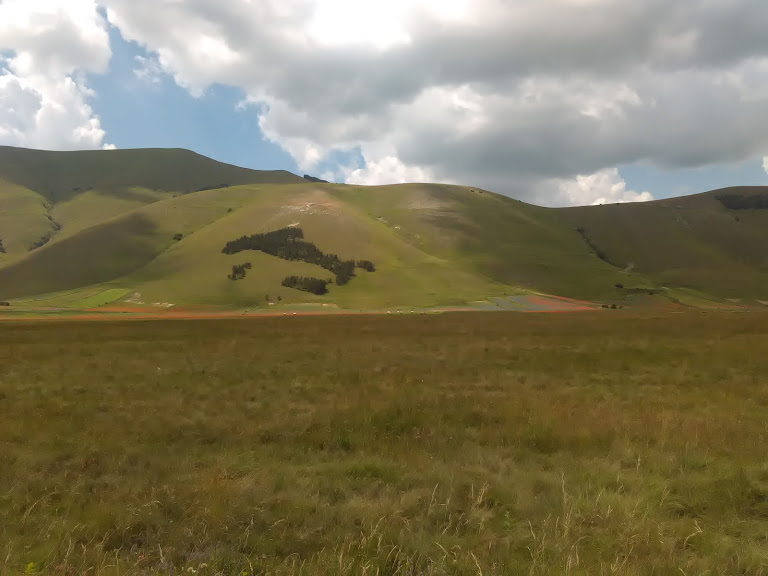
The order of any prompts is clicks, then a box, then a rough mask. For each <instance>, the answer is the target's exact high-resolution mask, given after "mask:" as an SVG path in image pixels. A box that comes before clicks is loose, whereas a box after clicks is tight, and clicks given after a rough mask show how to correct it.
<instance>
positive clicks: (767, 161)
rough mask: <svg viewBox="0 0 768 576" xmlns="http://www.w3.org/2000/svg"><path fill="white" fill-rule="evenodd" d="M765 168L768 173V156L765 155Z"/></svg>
mask: <svg viewBox="0 0 768 576" xmlns="http://www.w3.org/2000/svg"><path fill="white" fill-rule="evenodd" d="M763 170H765V173H766V174H768V156H763Z"/></svg>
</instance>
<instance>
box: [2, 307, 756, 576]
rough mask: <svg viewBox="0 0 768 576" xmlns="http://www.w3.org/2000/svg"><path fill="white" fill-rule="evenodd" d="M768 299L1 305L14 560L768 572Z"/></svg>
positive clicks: (443, 570)
mask: <svg viewBox="0 0 768 576" xmlns="http://www.w3.org/2000/svg"><path fill="white" fill-rule="evenodd" d="M767 319H768V318H766V316H765V314H761V313H756V312H753V313H732V312H709V313H702V312H686V313H679V314H677V313H666V314H657V315H638V314H635V313H629V312H627V311H619V312H613V311H611V312H606V311H598V312H585V313H580V314H539V315H530V314H515V313H494V314H492V313H470V314H442V315H412V316H395V315H392V316H387V315H381V316H343V315H332V316H323V317H301V316H297V317H288V318H286V317H278V318H258V319H243V320H205V321H203V320H190V321H124V322H106V321H104V322H85V321H83V322H64V321H59V322H31V321H30V322H19V323H13V322H6V323H3V324H2V325H0V411H1V412H0V413H1V414H2V418H0V543H2V544H1V546H2V550H0V573H3V574H16V573H27V574H60V575H65V574H66V575H69V574H83V573H86V574H94V575H99V576H104V575H110V576H112V575H117V574H120V575H127V574H171V573H173V574H178V573H181V571H184V573H197V574H200V575H213V574H227V575H230V574H371V575H372V574H486V575H487V574H547V575H548V574H669V575H672V574H674V575H676V576H679V575H680V574H753V575H758V574H766V573H768V460H766V455H767V454H768V419H766V413H768V356H766V354H765V350H766V349H768V323H767V322H766V320H767Z"/></svg>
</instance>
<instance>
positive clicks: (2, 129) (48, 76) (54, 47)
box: [0, 0, 111, 149]
mask: <svg viewBox="0 0 768 576" xmlns="http://www.w3.org/2000/svg"><path fill="white" fill-rule="evenodd" d="M0 50H3V51H5V52H7V53H10V56H8V57H6V59H5V61H4V62H3V69H2V70H0V104H1V106H0V143H3V144H11V145H17V146H28V147H35V148H52V149H71V148H100V147H102V146H103V145H104V143H103V140H104V130H102V128H101V125H100V122H99V119H98V118H97V117H96V116H95V115H94V114H93V110H92V109H91V107H90V106H89V104H88V99H89V98H90V97H91V96H92V93H91V92H90V91H89V89H88V87H87V86H86V85H85V81H84V79H83V73H85V72H104V71H105V70H106V67H107V64H108V62H109V58H110V55H111V51H110V48H109V38H108V35H107V32H106V23H105V22H104V20H103V18H101V16H100V15H99V14H98V11H97V5H96V2H95V1H94V0H38V1H35V2H29V1H27V0H5V1H4V2H2V3H0Z"/></svg>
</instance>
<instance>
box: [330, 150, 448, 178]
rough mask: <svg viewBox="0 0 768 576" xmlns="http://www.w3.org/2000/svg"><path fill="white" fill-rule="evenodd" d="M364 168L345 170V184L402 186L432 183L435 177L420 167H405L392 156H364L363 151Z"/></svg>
mask: <svg viewBox="0 0 768 576" xmlns="http://www.w3.org/2000/svg"><path fill="white" fill-rule="evenodd" d="M363 158H365V166H364V167H363V168H357V169H355V170H349V169H347V170H346V175H345V182H347V183H348V184H363V185H367V186H378V185H382V184H402V183H404V182H434V181H435V175H434V174H433V173H432V172H431V171H430V170H428V169H426V168H423V167H421V166H407V165H405V164H404V163H403V162H401V161H400V160H399V159H398V158H397V157H396V156H394V155H393V154H380V155H375V156H374V155H372V153H371V152H370V151H369V152H368V153H367V154H366V151H365V149H363Z"/></svg>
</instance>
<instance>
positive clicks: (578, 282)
mask: <svg viewBox="0 0 768 576" xmlns="http://www.w3.org/2000/svg"><path fill="white" fill-rule="evenodd" d="M723 198H726V199H725V200H723ZM728 198H730V200H728ZM763 199H765V207H768V189H766V188H734V189H726V190H719V191H713V192H709V193H705V194H699V195H695V196H690V197H685V198H677V199H670V200H662V201H657V202H650V203H645V204H622V205H608V206H593V207H578V208H564V209H550V208H541V207H538V206H533V205H530V204H526V203H523V202H520V201H517V200H513V199H511V198H507V197H504V196H500V195H497V194H493V193H491V192H487V191H484V190H479V189H476V188H468V187H462V186H448V185H437V184H404V185H393V186H380V187H362V186H348V185H340V184H329V183H323V182H312V181H309V180H306V179H303V178H299V177H298V176H295V175H293V174H289V173H287V172H258V171H253V170H246V169H242V168H237V167H234V166H228V165H226V164H221V163H218V162H215V161H213V160H210V159H207V158H204V157H202V156H199V155H196V154H194V153H192V152H188V151H183V150H126V151H93V152H60V153H59V152H39V151H30V150H21V149H14V148H3V147H0V241H1V242H2V248H3V251H4V252H3V251H0V299H2V300H9V299H10V300H14V299H24V298H30V297H35V298H42V299H41V300H38V301H40V302H51V303H54V304H55V303H61V302H106V301H109V299H110V298H112V299H114V298H120V297H123V296H125V295H130V299H131V300H132V301H137V302H138V301H140V302H145V303H173V304H177V305H203V306H225V307H235V308H242V307H254V306H264V307H266V306H269V305H270V304H273V305H274V304H276V303H280V304H281V305H282V304H299V303H314V304H316V305H317V304H325V305H333V306H339V307H342V308H350V309H381V308H392V307H401V306H402V307H405V306H418V307H429V306H438V305H462V304H466V303H469V302H479V301H487V300H488V301H495V299H498V298H504V297H505V296H508V295H513V294H520V293H524V292H526V291H528V292H530V291H538V292H543V293H549V294H556V295H560V296H567V297H573V298H580V299H591V300H598V301H607V302H622V301H623V302H631V301H632V299H633V298H635V297H636V296H637V294H642V293H647V292H661V293H663V294H666V295H667V296H670V297H674V296H676V295H677V296H679V295H680V294H689V293H690V294H699V293H706V294H710V295H712V296H711V297H712V298H715V299H716V298H718V297H722V298H748V299H762V300H768V252H766V249H765V246H766V245H768V242H767V241H768V210H766V209H764V208H763V204H762V202H763ZM286 226H297V227H300V228H301V229H302V230H303V231H304V234H305V239H306V240H307V241H309V242H312V243H314V244H315V245H316V246H317V247H318V248H319V249H320V250H321V251H322V252H324V253H333V254H338V255H339V256H340V257H341V258H342V259H348V258H351V259H356V260H358V259H366V260H372V261H373V262H374V263H375V265H376V271H375V272H365V271H363V270H360V269H357V271H356V272H357V275H356V277H355V278H353V279H352V281H351V282H349V284H346V285H344V286H336V285H334V284H331V285H330V286H329V293H328V294H326V295H323V296H315V295H312V294H309V293H306V292H301V291H298V290H295V289H291V288H286V287H283V286H282V285H281V281H282V279H283V278H284V277H286V276H290V275H300V276H313V277H317V278H321V279H325V278H328V277H330V276H331V274H330V272H329V271H328V270H325V269H322V268H320V267H319V266H316V265H313V264H307V263H305V262H297V261H293V262H291V261H287V260H281V259H280V258H277V257H275V256H269V255H267V254H265V253H262V252H254V251H244V252H240V253H237V254H233V255H226V254H223V253H222V248H223V246H224V244H226V243H227V242H228V241H230V240H234V239H236V238H238V237H240V236H244V235H245V236H247V235H251V234H255V233H261V232H268V231H271V230H276V229H279V228H282V227H286ZM245 262H250V263H251V265H252V267H251V269H250V270H249V271H248V272H247V274H246V277H245V278H244V279H242V280H237V281H232V280H230V279H228V277H227V276H228V274H229V273H230V272H231V270H232V266H233V265H238V264H242V263H245ZM691 291H696V292H691ZM62 293H65V294H64V295H63V296H62V295H61V294H62ZM50 294H54V295H53V296H45V295H50ZM41 295H42V296H41ZM697 297H698V296H697ZM478 305H479V304H478Z"/></svg>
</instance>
